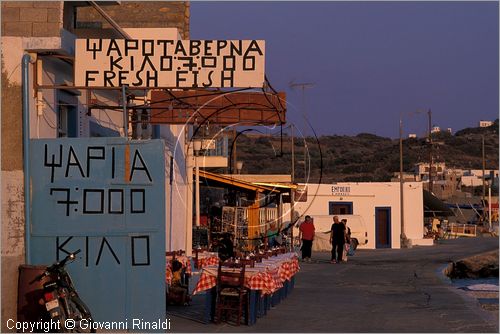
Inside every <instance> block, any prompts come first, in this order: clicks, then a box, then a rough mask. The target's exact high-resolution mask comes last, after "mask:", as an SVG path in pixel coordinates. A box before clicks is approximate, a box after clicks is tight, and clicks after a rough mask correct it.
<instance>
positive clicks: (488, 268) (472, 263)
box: [445, 250, 498, 278]
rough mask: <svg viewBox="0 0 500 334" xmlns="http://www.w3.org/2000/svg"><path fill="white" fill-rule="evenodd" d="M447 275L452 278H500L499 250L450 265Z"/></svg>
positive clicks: (446, 271)
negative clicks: (499, 267)
mask: <svg viewBox="0 0 500 334" xmlns="http://www.w3.org/2000/svg"><path fill="white" fill-rule="evenodd" d="M445 274H446V275H447V276H448V277H450V278H486V277H498V250H496V251H492V252H488V253H483V254H479V255H475V256H471V257H468V258H465V259H462V260H459V261H456V262H453V263H450V265H449V266H448V268H446V270H445Z"/></svg>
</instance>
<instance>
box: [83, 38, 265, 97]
mask: <svg viewBox="0 0 500 334" xmlns="http://www.w3.org/2000/svg"><path fill="white" fill-rule="evenodd" d="M75 43H76V45H75V86H85V87H121V86H124V85H126V86H130V87H143V88H146V87H147V88H158V87H163V88H210V87H245V88H247V87H257V88H260V87H263V84H264V73H265V72H264V64H265V59H264V57H265V41H263V40H168V39H165V40H161V39H140V40H139V39H132V40H125V39H77V40H76V42H75Z"/></svg>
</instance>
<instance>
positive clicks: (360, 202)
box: [295, 182, 424, 249]
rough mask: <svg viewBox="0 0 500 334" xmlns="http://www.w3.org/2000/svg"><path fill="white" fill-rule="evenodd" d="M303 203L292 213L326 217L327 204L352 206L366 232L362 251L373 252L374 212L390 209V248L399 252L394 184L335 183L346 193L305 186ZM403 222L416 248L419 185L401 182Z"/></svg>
mask: <svg viewBox="0 0 500 334" xmlns="http://www.w3.org/2000/svg"><path fill="white" fill-rule="evenodd" d="M307 186H308V190H307V193H308V194H307V197H308V201H307V202H298V203H297V204H296V206H295V209H296V210H297V211H298V212H299V213H300V214H301V215H304V214H308V215H311V216H314V215H328V214H329V212H328V203H329V202H332V201H335V202H352V203H353V214H356V215H361V216H362V217H363V220H364V222H365V224H366V228H367V232H368V244H367V245H365V246H363V248H370V249H372V248H375V208H376V207H390V208H391V247H392V248H400V233H401V219H400V216H401V213H400V191H399V183H397V182H371V183H337V184H335V186H341V187H349V189H350V191H349V192H348V193H343V194H342V195H339V194H333V193H332V186H333V185H332V184H322V185H318V184H308V185H307ZM404 186H405V187H404V218H405V233H406V236H407V238H409V239H411V240H414V241H415V242H414V243H413V244H416V243H417V244H418V243H419V241H420V240H421V239H422V238H423V224H424V212H423V192H422V183H420V182H405V185H404Z"/></svg>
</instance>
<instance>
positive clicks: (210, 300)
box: [193, 253, 299, 325]
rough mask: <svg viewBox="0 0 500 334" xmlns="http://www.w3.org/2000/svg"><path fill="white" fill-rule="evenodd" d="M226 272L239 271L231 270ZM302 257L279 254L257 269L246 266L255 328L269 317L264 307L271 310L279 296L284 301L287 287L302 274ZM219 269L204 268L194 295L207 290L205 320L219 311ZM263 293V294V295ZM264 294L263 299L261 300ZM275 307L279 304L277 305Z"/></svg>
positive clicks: (246, 284)
mask: <svg viewBox="0 0 500 334" xmlns="http://www.w3.org/2000/svg"><path fill="white" fill-rule="evenodd" d="M224 270H226V271H230V270H236V269H231V268H226V269H224ZM298 270H299V265H298V258H297V255H296V254H295V253H285V254H279V255H277V256H274V257H271V258H269V259H264V260H263V261H262V263H256V264H255V267H254V268H252V267H245V282H244V286H245V287H246V288H248V289H249V292H250V293H249V304H250V316H249V325H253V324H254V323H255V322H256V320H257V313H258V312H257V311H259V315H261V316H262V315H263V314H265V312H264V311H263V308H269V307H270V302H269V301H270V300H269V296H273V295H276V296H277V298H278V301H279V299H280V296H281V297H282V298H284V297H285V296H286V293H285V294H283V293H279V291H284V288H285V285H286V286H287V287H288V286H289V283H288V281H290V280H291V279H292V278H293V276H294V275H295V274H296V273H297V272H298ZM217 271H218V266H214V265H212V266H206V267H204V268H203V269H202V273H201V275H200V280H199V281H198V284H197V285H196V287H195V289H194V291H193V295H194V294H196V293H199V292H201V291H206V300H205V302H206V303H205V307H206V308H205V311H206V312H205V318H206V319H205V320H206V321H207V322H208V321H209V320H212V319H213V315H214V310H215V302H216V301H215V298H216V291H215V289H216V285H217ZM259 292H260V293H259ZM259 295H260V299H259ZM273 304H276V302H275V303H273Z"/></svg>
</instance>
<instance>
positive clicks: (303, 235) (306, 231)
mask: <svg viewBox="0 0 500 334" xmlns="http://www.w3.org/2000/svg"><path fill="white" fill-rule="evenodd" d="M314 231H315V228H314V223H313V221H312V219H311V216H306V218H305V220H304V222H303V223H302V224H300V227H299V239H301V240H302V248H301V249H302V261H306V262H311V252H312V244H313V240H314Z"/></svg>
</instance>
